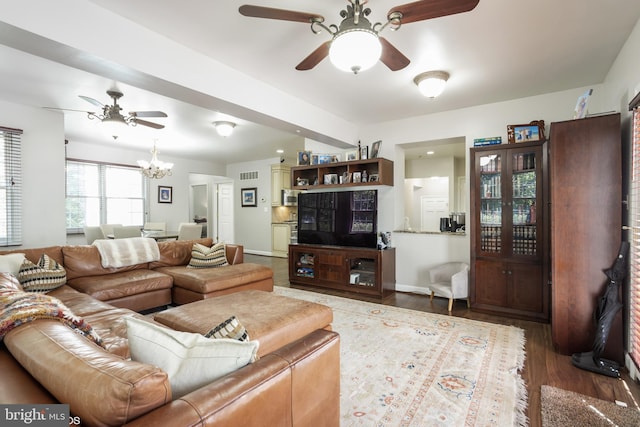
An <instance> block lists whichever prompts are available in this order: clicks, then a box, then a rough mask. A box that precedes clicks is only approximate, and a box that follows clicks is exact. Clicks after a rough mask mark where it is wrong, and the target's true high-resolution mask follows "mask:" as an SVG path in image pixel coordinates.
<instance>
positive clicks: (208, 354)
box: [126, 317, 258, 399]
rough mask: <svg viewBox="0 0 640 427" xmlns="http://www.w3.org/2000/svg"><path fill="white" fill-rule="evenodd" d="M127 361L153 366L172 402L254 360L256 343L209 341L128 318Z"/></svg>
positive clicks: (198, 336)
mask: <svg viewBox="0 0 640 427" xmlns="http://www.w3.org/2000/svg"><path fill="white" fill-rule="evenodd" d="M126 322H127V335H128V338H129V350H130V352H131V359H132V360H135V361H138V362H142V363H147V364H149V365H154V366H157V367H159V368H160V369H162V370H163V371H165V372H166V373H167V375H168V376H169V382H170V383H171V391H172V396H173V399H178V398H180V397H182V396H184V395H185V394H187V393H190V392H192V391H194V390H197V389H198V388H200V387H202V386H204V385H206V384H209V383H210V382H212V381H214V380H216V379H218V378H220V377H222V376H224V375H226V374H228V373H230V372H233V371H235V370H237V369H239V368H242V367H243V366H245V365H247V364H249V363H252V362H254V361H256V360H257V358H258V356H257V354H258V341H249V342H242V341H238V340H233V339H209V338H205V337H204V336H203V335H201V334H196V333H189V332H179V331H174V330H172V329H168V328H164V327H161V326H157V325H155V324H153V323H150V322H146V321H144V320H140V319H135V318H130V317H128V318H127V319H126Z"/></svg>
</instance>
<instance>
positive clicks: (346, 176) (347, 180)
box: [340, 172, 351, 184]
mask: <svg viewBox="0 0 640 427" xmlns="http://www.w3.org/2000/svg"><path fill="white" fill-rule="evenodd" d="M350 182H351V174H350V173H349V172H345V173H343V174H342V176H341V177H340V184H349V183H350Z"/></svg>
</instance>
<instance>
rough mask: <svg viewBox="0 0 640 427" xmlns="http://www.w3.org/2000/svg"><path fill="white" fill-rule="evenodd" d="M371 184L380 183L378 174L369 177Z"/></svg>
mask: <svg viewBox="0 0 640 427" xmlns="http://www.w3.org/2000/svg"><path fill="white" fill-rule="evenodd" d="M369 182H378V174H377V173H372V174H371V175H369Z"/></svg>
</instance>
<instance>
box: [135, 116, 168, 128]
mask: <svg viewBox="0 0 640 427" xmlns="http://www.w3.org/2000/svg"><path fill="white" fill-rule="evenodd" d="M133 121H134V122H135V123H136V124H138V125H142V126H147V127H150V128H154V129H162V128H164V125H161V124H159V123H153V122H148V121H146V120H141V119H136V118H134V119H133Z"/></svg>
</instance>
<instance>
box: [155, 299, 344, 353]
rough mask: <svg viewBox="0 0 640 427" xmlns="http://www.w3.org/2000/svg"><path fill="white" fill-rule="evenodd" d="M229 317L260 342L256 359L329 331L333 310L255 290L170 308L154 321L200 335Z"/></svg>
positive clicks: (324, 306) (159, 314) (157, 315)
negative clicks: (322, 331)
mask: <svg viewBox="0 0 640 427" xmlns="http://www.w3.org/2000/svg"><path fill="white" fill-rule="evenodd" d="M231 316H236V318H237V319H238V320H239V321H240V322H241V323H242V324H243V325H244V327H245V328H246V329H247V332H248V333H249V336H250V337H251V339H252V340H257V341H259V342H260V348H259V349H258V355H259V356H263V355H265V354H269V353H271V352H273V351H274V350H276V349H278V348H280V347H282V346H284V345H287V344H289V343H291V342H293V341H295V340H297V339H299V338H302V337H303V336H305V335H307V334H309V333H311V332H313V331H315V330H316V329H331V322H332V321H333V311H332V310H331V308H330V307H327V306H326V305H322V304H316V303H313V302H308V301H302V300H299V299H295V298H288V297H284V296H280V295H274V294H273V293H272V292H265V291H255V290H251V291H243V292H236V293H233V294H229V295H223V296H220V297H215V298H208V299H205V300H202V301H197V302H193V303H190V304H186V305H181V306H179V307H174V308H170V309H168V310H165V311H162V312H159V313H157V314H156V315H155V316H154V319H155V320H156V321H157V322H159V323H162V324H163V325H166V326H168V327H169V328H171V329H175V330H178V331H184V332H197V333H200V334H203V335H204V334H206V333H207V332H208V331H209V330H210V329H211V328H213V327H214V326H216V325H218V324H219V323H221V322H222V321H224V320H225V319H228V318H229V317H231Z"/></svg>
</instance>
